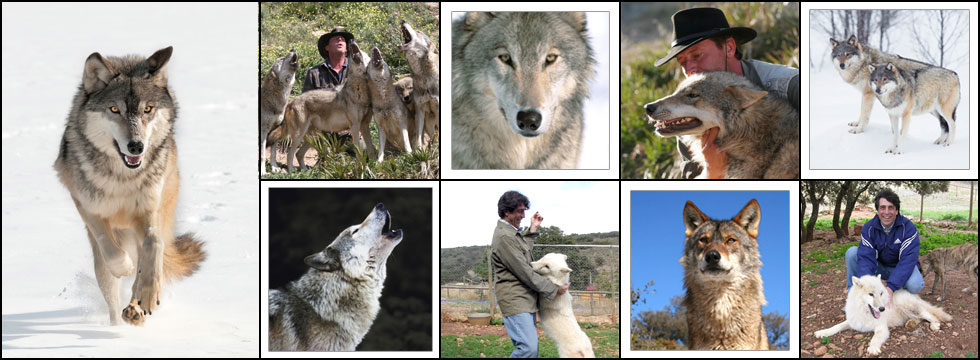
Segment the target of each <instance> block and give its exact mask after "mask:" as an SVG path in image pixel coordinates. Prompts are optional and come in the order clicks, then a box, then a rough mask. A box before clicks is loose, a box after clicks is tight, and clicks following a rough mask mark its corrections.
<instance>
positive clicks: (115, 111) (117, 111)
mask: <svg viewBox="0 0 980 360" xmlns="http://www.w3.org/2000/svg"><path fill="white" fill-rule="evenodd" d="M109 111H112V112H114V113H116V114H118V113H119V108H117V107H115V106H111V107H109Z"/></svg>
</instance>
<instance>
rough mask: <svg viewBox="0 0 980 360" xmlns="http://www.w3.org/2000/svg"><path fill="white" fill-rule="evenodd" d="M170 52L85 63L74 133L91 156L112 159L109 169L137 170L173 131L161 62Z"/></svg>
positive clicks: (94, 55) (99, 58)
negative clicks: (80, 136)
mask: <svg viewBox="0 0 980 360" xmlns="http://www.w3.org/2000/svg"><path fill="white" fill-rule="evenodd" d="M172 53H173V47H166V48H163V49H160V50H158V51H157V52H155V53H153V55H151V56H150V57H149V58H143V57H139V56H132V55H131V56H125V57H103V56H102V55H101V54H99V53H97V52H96V53H92V55H89V57H88V58H87V59H86V60H85V70H84V72H83V73H82V86H81V88H80V90H79V96H78V97H76V101H81V102H82V103H81V106H80V109H81V110H80V111H81V114H80V115H81V116H79V119H80V120H79V124H78V126H79V130H80V131H81V132H82V134H84V136H85V138H86V139H88V141H90V142H91V143H92V146H93V147H94V149H95V150H97V151H99V152H101V153H103V154H105V155H107V156H110V157H112V158H118V159H119V161H118V162H113V163H114V164H115V165H110V166H111V168H113V169H117V170H118V171H120V172H123V171H125V169H132V170H138V169H140V168H141V166H142V165H143V160H144V158H146V157H149V158H151V159H150V160H151V161H152V160H153V159H152V157H153V156H154V150H156V149H157V148H159V147H160V146H162V145H163V144H164V142H165V140H166V139H168V138H169V136H170V133H171V131H172V130H173V127H172V126H173V120H174V118H175V117H176V114H177V105H176V101H175V100H174V97H173V94H172V93H171V91H170V89H169V88H168V87H167V70H166V69H167V62H168V61H170V55H171V54H172Z"/></svg>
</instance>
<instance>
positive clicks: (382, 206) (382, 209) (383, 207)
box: [374, 203, 385, 211]
mask: <svg viewBox="0 0 980 360" xmlns="http://www.w3.org/2000/svg"><path fill="white" fill-rule="evenodd" d="M374 208H375V209H377V210H381V211H385V204H384V203H378V205H377V206H375V207H374Z"/></svg>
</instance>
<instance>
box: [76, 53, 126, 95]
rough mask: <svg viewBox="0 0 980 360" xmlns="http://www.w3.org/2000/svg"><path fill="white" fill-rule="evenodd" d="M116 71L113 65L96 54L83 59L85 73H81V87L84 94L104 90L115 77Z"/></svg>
mask: <svg viewBox="0 0 980 360" xmlns="http://www.w3.org/2000/svg"><path fill="white" fill-rule="evenodd" d="M116 75H118V74H116V70H115V69H113V63H112V62H111V61H107V60H106V59H105V58H103V57H102V55H100V54H99V53H97V52H94V53H92V55H89V56H88V59H85V71H84V72H83V73H82V86H83V87H84V88H85V93H86V94H91V93H94V92H96V91H99V90H102V89H105V87H106V85H109V80H112V78H114V77H116Z"/></svg>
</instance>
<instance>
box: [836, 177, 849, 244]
mask: <svg viewBox="0 0 980 360" xmlns="http://www.w3.org/2000/svg"><path fill="white" fill-rule="evenodd" d="M850 189H851V182H850V181H845V182H844V183H843V184H841V186H840V190H837V199H835V200H834V220H833V226H834V234H836V235H837V239H838V240H839V239H841V238H843V237H845V236H847V233H845V232H842V231H841V223H840V221H839V220H840V203H841V202H842V201H843V200H844V195H845V194H847V193H848V192H849V191H850ZM844 228H847V224H844Z"/></svg>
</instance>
